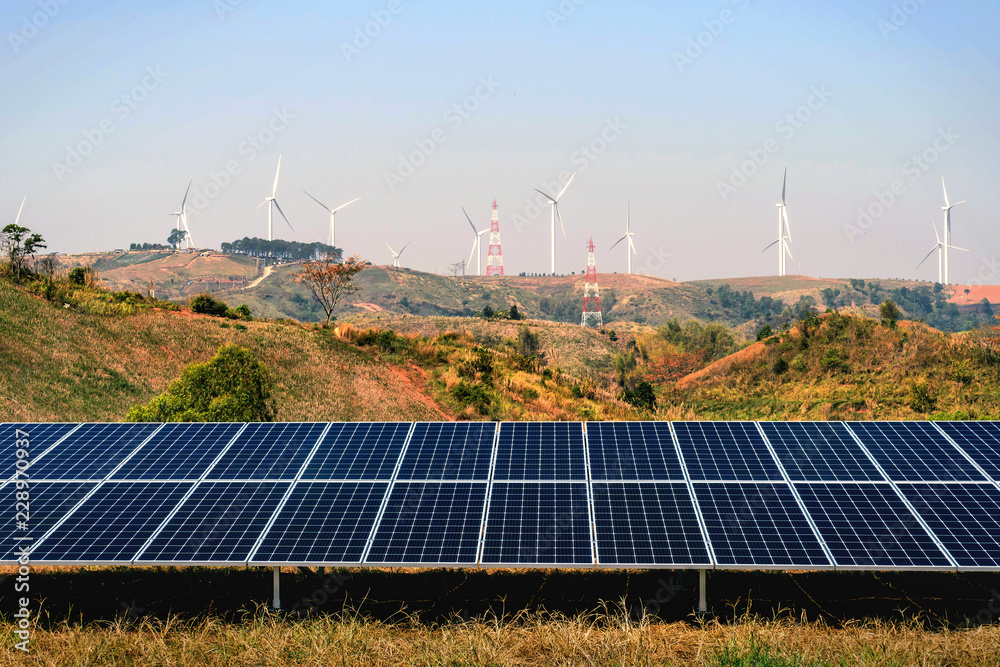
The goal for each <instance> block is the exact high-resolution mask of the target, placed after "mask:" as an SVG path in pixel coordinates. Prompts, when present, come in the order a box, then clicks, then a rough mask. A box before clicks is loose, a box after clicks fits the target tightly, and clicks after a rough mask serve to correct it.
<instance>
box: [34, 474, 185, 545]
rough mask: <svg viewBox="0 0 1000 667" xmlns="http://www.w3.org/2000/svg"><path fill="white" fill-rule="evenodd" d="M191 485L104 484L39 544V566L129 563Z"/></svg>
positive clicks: (150, 483) (182, 483) (175, 483)
mask: <svg viewBox="0 0 1000 667" xmlns="http://www.w3.org/2000/svg"><path fill="white" fill-rule="evenodd" d="M192 484H193V483H192V482H105V483H104V484H102V485H101V486H100V487H98V489H97V491H96V492H95V493H94V495H92V496H91V497H90V498H88V499H87V500H86V501H85V502H84V503H83V504H82V505H81V506H80V507H79V508H78V509H77V510H76V511H75V512H73V513H72V514H71V515H69V517H68V518H67V519H66V521H64V522H63V523H62V524H60V525H59V526H58V527H57V528H56V530H55V532H53V533H52V535H50V536H49V537H48V538H46V539H45V540H43V541H42V542H40V543H38V545H37V547H36V549H35V550H34V551H33V552H32V554H31V559H32V560H33V561H35V562H38V563H57V562H59V563H79V562H88V563H107V564H129V563H131V562H132V559H133V558H134V557H135V555H136V553H137V552H138V551H139V549H141V548H142V546H143V545H144V544H145V543H146V540H148V539H149V538H150V537H151V536H152V534H153V533H154V532H155V531H156V529H157V528H159V526H160V524H161V523H163V520H164V519H166V518H167V515H168V514H170V512H171V511H172V510H173V509H174V508H175V507H176V506H177V504H178V503H179V502H180V501H181V499H182V498H183V497H184V494H185V493H187V491H188V490H189V489H190V488H191V486H192Z"/></svg>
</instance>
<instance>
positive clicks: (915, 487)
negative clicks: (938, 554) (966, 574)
mask: <svg viewBox="0 0 1000 667" xmlns="http://www.w3.org/2000/svg"><path fill="white" fill-rule="evenodd" d="M899 489H900V491H902V492H903V495H904V496H906V499H907V500H909V501H910V503H911V504H912V505H913V507H914V508H915V509H916V510H917V514H919V515H920V518H922V519H923V520H924V521H925V522H926V523H927V525H928V526H929V527H930V529H931V532H933V533H934V535H936V536H937V538H938V539H939V540H940V541H941V543H942V544H943V545H944V547H945V549H947V550H948V553H950V554H951V556H952V558H954V559H955V560H956V561H957V562H958V565H959V566H960V567H981V568H990V569H998V568H1000V491H998V490H997V488H996V487H995V486H992V485H988V484H900V485H899Z"/></svg>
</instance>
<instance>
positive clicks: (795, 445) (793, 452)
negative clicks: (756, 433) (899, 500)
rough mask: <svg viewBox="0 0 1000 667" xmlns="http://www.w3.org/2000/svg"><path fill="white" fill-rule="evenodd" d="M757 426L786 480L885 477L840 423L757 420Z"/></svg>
mask: <svg viewBox="0 0 1000 667" xmlns="http://www.w3.org/2000/svg"><path fill="white" fill-rule="evenodd" d="M758 425H759V426H760V429H761V431H762V433H763V435H764V438H765V440H767V442H768V443H769V444H770V446H771V449H772V450H773V452H774V455H775V457H776V458H777V460H778V464H779V466H780V467H781V468H782V469H783V470H784V471H785V474H786V476H787V478H788V479H789V481H792V482H826V481H841V482H858V481H866V482H875V481H879V482H881V481H884V480H885V476H884V475H883V474H882V472H881V471H880V470H879V468H878V466H876V465H875V463H873V462H872V460H871V458H869V456H868V453H867V452H866V451H865V450H864V449H863V448H862V447H861V445H860V444H858V441H857V440H855V439H854V437H853V435H852V433H851V431H850V430H848V428H847V426H845V425H844V424H843V422H758ZM852 468H853V470H852Z"/></svg>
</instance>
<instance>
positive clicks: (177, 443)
mask: <svg viewBox="0 0 1000 667" xmlns="http://www.w3.org/2000/svg"><path fill="white" fill-rule="evenodd" d="M241 428H243V424H164V426H163V428H162V429H160V430H159V431H157V433H156V435H154V436H153V437H152V438H150V440H149V442H147V443H146V446H145V447H143V448H142V450H140V451H139V452H138V453H136V455H135V456H133V457H132V458H130V459H129V460H128V461H127V462H126V463H125V465H124V466H122V467H121V468H120V469H119V470H117V471H115V473H114V475H113V477H112V479H133V480H140V479H159V480H182V479H198V478H200V477H201V476H202V475H203V474H204V473H205V471H206V470H207V469H208V467H209V466H210V465H212V461H214V460H215V459H216V457H218V455H219V453H220V452H221V451H222V450H223V448H225V446H226V445H227V444H229V441H230V440H232V439H233V436H234V435H236V434H237V433H238V432H239V430H240V429H241Z"/></svg>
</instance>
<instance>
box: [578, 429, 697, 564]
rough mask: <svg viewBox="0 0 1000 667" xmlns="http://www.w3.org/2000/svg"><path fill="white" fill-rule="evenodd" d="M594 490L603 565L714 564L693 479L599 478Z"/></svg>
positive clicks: (597, 532)
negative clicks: (691, 487) (641, 480)
mask: <svg viewBox="0 0 1000 667" xmlns="http://www.w3.org/2000/svg"><path fill="white" fill-rule="evenodd" d="M588 431H589V428H588ZM593 493H594V527H595V532H596V536H597V562H598V563H599V564H601V565H618V566H625V567H643V566H653V565H656V566H665V565H669V566H676V567H711V565H712V560H711V558H710V557H709V555H708V546H707V545H706V544H705V538H704V537H703V536H702V534H701V529H700V527H699V524H698V516H697V513H696V512H695V508H694V502H692V500H691V494H690V492H689V491H688V487H687V484H685V483H683V482H681V483H668V484H654V483H641V484H626V483H600V482H595V483H594V484H593Z"/></svg>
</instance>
